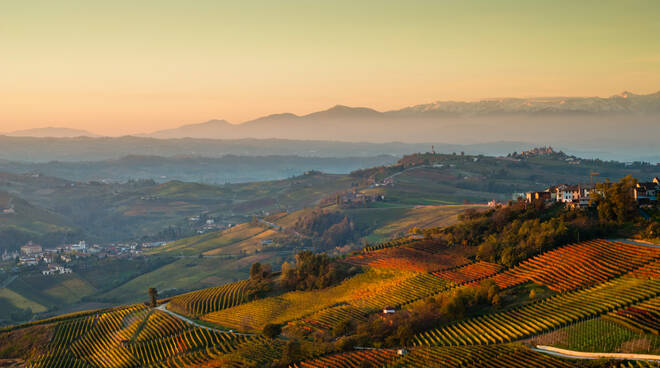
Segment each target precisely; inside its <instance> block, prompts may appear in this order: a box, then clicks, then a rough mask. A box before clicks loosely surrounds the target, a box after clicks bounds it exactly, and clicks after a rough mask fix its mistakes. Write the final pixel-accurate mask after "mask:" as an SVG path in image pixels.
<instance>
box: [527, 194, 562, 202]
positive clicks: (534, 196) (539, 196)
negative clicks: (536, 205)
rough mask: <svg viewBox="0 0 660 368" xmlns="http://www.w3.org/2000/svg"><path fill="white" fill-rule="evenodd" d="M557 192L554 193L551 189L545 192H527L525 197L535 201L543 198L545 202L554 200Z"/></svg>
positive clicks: (529, 200) (528, 200)
mask: <svg viewBox="0 0 660 368" xmlns="http://www.w3.org/2000/svg"><path fill="white" fill-rule="evenodd" d="M555 195H556V193H552V192H550V191H543V192H527V193H525V199H526V200H527V202H534V201H536V200H539V199H541V200H543V201H545V202H551V201H552V200H553V197H555Z"/></svg>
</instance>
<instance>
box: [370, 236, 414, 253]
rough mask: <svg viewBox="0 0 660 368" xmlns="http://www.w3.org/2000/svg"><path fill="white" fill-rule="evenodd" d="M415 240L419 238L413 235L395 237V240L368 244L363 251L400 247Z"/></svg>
mask: <svg viewBox="0 0 660 368" xmlns="http://www.w3.org/2000/svg"><path fill="white" fill-rule="evenodd" d="M415 241H417V240H416V239H414V238H412V237H404V238H397V239H393V240H390V241H386V242H382V243H378V244H373V245H368V246H366V247H364V249H363V251H364V252H365V253H366V252H373V251H376V250H380V249H386V248H392V247H400V246H402V245H406V244H411V243H413V242H415Z"/></svg>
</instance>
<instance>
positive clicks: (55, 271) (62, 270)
mask: <svg viewBox="0 0 660 368" xmlns="http://www.w3.org/2000/svg"><path fill="white" fill-rule="evenodd" d="M69 273H73V271H72V270H71V269H70V268H67V267H62V266H58V265H50V266H48V268H47V269H45V270H43V271H41V274H42V275H44V276H52V275H65V274H69Z"/></svg>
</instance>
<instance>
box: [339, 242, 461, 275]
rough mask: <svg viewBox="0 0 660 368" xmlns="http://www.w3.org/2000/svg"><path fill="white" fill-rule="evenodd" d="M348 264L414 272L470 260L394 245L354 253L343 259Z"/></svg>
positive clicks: (443, 267) (454, 255) (448, 266)
mask: <svg viewBox="0 0 660 368" xmlns="http://www.w3.org/2000/svg"><path fill="white" fill-rule="evenodd" d="M345 261H346V262H348V263H350V264H355V265H360V266H370V267H379V268H391V269H398V270H409V271H416V272H431V271H438V270H444V269H448V268H454V267H458V266H462V265H465V264H468V263H469V262H470V261H469V260H468V259H467V258H465V257H462V256H459V255H456V254H452V253H449V254H442V253H429V252H426V251H423V250H418V249H415V248H412V247H394V248H386V249H382V250H377V251H372V252H366V253H361V254H357V255H354V256H352V257H349V258H347V259H346V260H345Z"/></svg>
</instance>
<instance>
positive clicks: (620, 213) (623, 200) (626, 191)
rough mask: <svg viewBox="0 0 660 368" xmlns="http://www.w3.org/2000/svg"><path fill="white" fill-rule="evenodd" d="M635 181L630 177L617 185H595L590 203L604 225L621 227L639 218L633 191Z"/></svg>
mask: <svg viewBox="0 0 660 368" xmlns="http://www.w3.org/2000/svg"><path fill="white" fill-rule="evenodd" d="M636 185H637V180H636V179H634V178H633V177H632V176H631V175H628V176H626V177H625V178H623V179H621V180H620V181H619V182H618V183H610V182H609V181H606V182H605V183H601V184H597V185H596V190H595V191H594V193H593V194H592V196H593V197H592V203H593V204H594V205H595V207H596V211H597V213H598V218H599V219H600V221H602V222H605V223H614V224H618V225H622V224H624V223H626V222H628V221H631V220H635V219H636V218H637V217H639V210H638V208H637V203H636V201H635V198H634V196H633V190H634V188H635V186H636Z"/></svg>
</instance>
